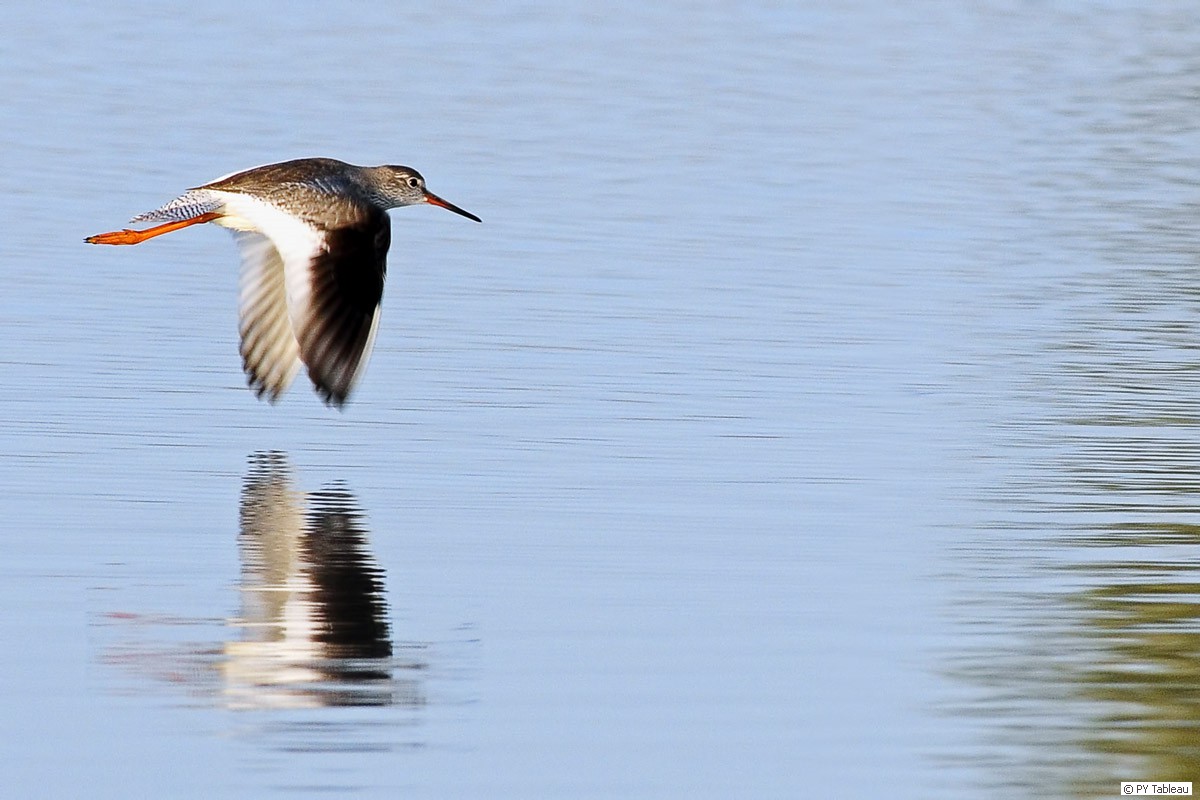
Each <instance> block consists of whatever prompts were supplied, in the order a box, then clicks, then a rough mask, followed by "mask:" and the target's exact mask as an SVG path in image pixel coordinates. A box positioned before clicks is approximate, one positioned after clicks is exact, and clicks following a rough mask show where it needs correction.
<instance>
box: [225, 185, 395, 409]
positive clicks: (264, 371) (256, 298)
mask: <svg viewBox="0 0 1200 800" xmlns="http://www.w3.org/2000/svg"><path fill="white" fill-rule="evenodd" d="M203 191H208V192H210V193H211V194H212V195H213V196H215V197H217V198H218V199H220V200H221V201H222V205H221V213H222V216H221V217H219V218H218V219H216V220H214V222H216V223H217V224H218V225H222V226H224V227H227V228H232V229H233V230H234V231H235V232H237V236H238V243H239V245H241V247H242V276H243V277H242V358H243V360H244V363H245V365H246V371H247V373H248V374H249V375H250V385H251V386H252V387H254V388H255V390H256V391H258V392H259V393H260V394H266V395H267V396H268V397H270V398H272V399H274V397H276V396H278V393H279V392H281V391H283V389H284V388H286V385H287V382H288V381H290V380H291V376H292V374H293V373H294V369H295V362H294V360H293V356H295V355H298V356H299V359H300V360H301V361H302V362H303V363H304V365H305V366H306V367H307V368H308V376H309V378H311V379H312V382H313V385H314V386H315V387H316V389H317V392H318V393H320V395H321V397H322V398H323V399H324V400H325V402H326V403H329V404H330V405H333V406H338V407H340V406H341V405H342V404H343V403H345V402H346V398H347V397H348V396H349V394H350V391H351V389H353V388H354V384H355V382H356V381H357V380H358V378H359V377H360V376H361V375H362V371H363V368H364V367H365V366H366V363H367V359H368V358H369V357H370V355H371V346H372V344H373V343H374V340H375V326H376V323H377V322H378V319H379V302H380V300H381V299H382V297H383V278H384V274H385V272H386V263H387V251H388V245H389V244H390V243H391V225H390V222H389V220H388V216H387V212H385V211H381V210H379V209H377V208H375V207H374V206H370V205H367V204H361V203H349V202H347V201H345V200H344V199H339V198H330V197H328V196H319V197H314V198H313V200H314V203H317V202H318V201H319V205H318V206H317V207H318V208H319V209H320V210H321V212H322V213H320V214H305V213H304V212H303V210H298V211H294V212H289V211H284V210H283V209H282V208H280V207H279V206H277V205H275V204H273V203H271V202H269V201H265V200H262V199H260V198H257V197H254V196H253V195H249V194H243V193H240V192H232V191H225V190H220V189H206V190H203ZM339 204H340V205H339ZM285 306H286V319H287V320H288V321H289V322H290V335H291V338H290V339H289V337H288V336H287V335H285V332H284V331H285V325H284V319H285V317H284V312H283V310H282V309H284V307H285ZM293 343H294V345H295V348H296V349H295V350H293V349H292V344H293Z"/></svg>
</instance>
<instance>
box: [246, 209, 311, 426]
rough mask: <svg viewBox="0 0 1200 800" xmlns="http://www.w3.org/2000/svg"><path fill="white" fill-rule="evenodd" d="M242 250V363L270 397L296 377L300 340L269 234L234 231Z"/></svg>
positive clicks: (251, 381)
mask: <svg viewBox="0 0 1200 800" xmlns="http://www.w3.org/2000/svg"><path fill="white" fill-rule="evenodd" d="M234 238H235V239H236V241H237V244H238V249H239V250H241V253H242V274H241V291H240V295H239V303H238V332H239V333H240V334H241V346H240V349H241V353H242V368H243V369H245V371H246V379H247V381H248V382H249V384H250V388H251V389H253V390H254V393H255V394H256V395H258V396H259V397H262V396H264V395H265V396H266V398H267V399H268V400H270V401H271V402H272V403H273V402H275V401H276V400H278V399H279V396H280V395H281V394H283V391H284V390H285V389H287V388H288V386H290V385H291V383H292V378H293V377H295V375H296V370H297V368H299V366H300V346H299V345H298V344H297V342H296V335H295V334H294V333H292V321H291V318H290V316H289V315H288V304H287V283H286V279H285V275H284V266H283V259H282V258H281V257H280V255H279V251H278V250H276V249H275V245H274V244H273V243H272V242H271V240H270V239H269V238H267V236H266V235H264V234H262V233H259V232H257V231H236V230H235V231H234Z"/></svg>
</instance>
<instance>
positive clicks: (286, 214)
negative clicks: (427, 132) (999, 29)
mask: <svg viewBox="0 0 1200 800" xmlns="http://www.w3.org/2000/svg"><path fill="white" fill-rule="evenodd" d="M420 203H428V204H430V205H435V206H440V207H441V208H445V209H447V210H449V211H453V212H454V213H456V214H460V215H462V216H464V217H466V218H467V219H470V220H474V221H475V222H482V220H481V219H480V218H479V217H477V216H475V215H474V214H472V213H470V212H469V211H464V210H463V209H461V208H459V207H458V206H456V205H454V204H453V203H449V202H447V201H446V200H443V199H442V198H440V197H438V196H437V195H435V194H433V193H432V192H430V191H429V190H428V189H426V188H425V178H424V177H422V176H421V174H420V173H419V172H417V171H416V170H415V169H413V168H412V167H404V166H398V165H382V166H377V167H360V166H356V165H354V164H348V163H346V162H344V161H338V160H337V159H332V158H301V159H295V160H292V161H284V162H281V163H278V164H266V165H264V166H260V167H254V168H253V169H248V170H243V171H241V172H233V173H230V174H228V175H225V176H223V177H220V178H217V179H216V180H214V181H211V182H210V183H206V184H204V185H202V186H197V187H196V188H194V189H188V190H187V191H185V192H184V193H183V194H181V195H179V196H178V197H176V198H175V199H174V200H172V201H170V202H169V203H167V204H165V205H163V206H161V207H160V208H157V209H155V210H153V211H147V212H145V213H142V214H138V215H137V216H135V217H134V218H133V219H132V220H130V222H131V224H132V223H139V222H154V223H159V224H157V225H155V226H153V227H150V228H147V229H144V230H131V229H129V228H124V229H122V230H119V231H110V232H108V233H99V234H96V235H95V236H89V237H87V238H86V239H85V240H84V241H85V242H87V243H89V244H109V245H132V244H140V243H142V242H144V241H146V240H147V239H152V238H154V237H156V236H161V235H163V234H166V233H171V232H172V231H177V230H180V229H181V228H186V227H189V226H191V225H199V224H202V223H206V222H211V223H213V224H215V225H219V226H221V227H223V228H228V229H229V230H230V231H232V233H233V236H234V239H235V241H236V243H237V245H238V249H239V250H240V253H241V278H240V281H239V284H240V289H239V314H238V317H239V323H238V329H239V334H240V340H241V343H240V348H239V349H240V351H241V356H242V367H243V369H244V370H245V373H246V380H247V383H248V384H249V386H250V388H251V389H252V390H253V391H254V393H255V394H256V395H257V396H258V397H259V398H265V399H266V400H268V401H269V402H272V403H274V402H275V401H277V400H278V399H279V397H280V396H281V395H282V394H283V392H284V391H285V390H286V389H287V388H288V386H289V385H291V383H292V379H293V378H294V377H295V374H296V372H297V370H298V369H299V368H300V365H301V364H303V365H304V366H305V368H306V369H307V371H308V377H309V379H310V380H311V381H312V384H313V387H314V388H315V389H316V391H317V393H318V395H320V397H321V399H323V400H324V401H325V403H326V404H327V405H329V406H331V407H334V408H338V409H341V408H342V407H343V405H344V404H345V402H346V400H347V398H348V397H349V395H350V392H351V390H352V389H353V388H354V386H355V385H356V383H357V382H358V380H359V378H360V377H361V376H362V373H363V370H364V369H365V367H366V364H367V360H368V358H369V357H370V354H371V348H372V345H373V344H374V341H375V330H376V327H377V326H378V323H379V308H380V301H381V300H382V297H383V282H384V276H385V274H386V271H387V253H388V247H389V246H390V244H391V224H390V221H389V218H388V214H387V211H388V209H391V208H397V207H400V206H411V205H417V204H420Z"/></svg>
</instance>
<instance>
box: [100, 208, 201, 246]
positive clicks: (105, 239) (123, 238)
mask: <svg viewBox="0 0 1200 800" xmlns="http://www.w3.org/2000/svg"><path fill="white" fill-rule="evenodd" d="M219 216H221V215H220V214H218V213H217V212H216V211H209V212H208V213H206V214H201V215H200V216H198V217H192V218H191V219H185V220H181V221H179V222H168V223H166V224H165V225H156V226H154V227H153V228H147V229H146V230H144V231H134V230H130V229H129V228H125V229H124V230H120V231H111V232H109V233H97V234H96V235H95V236H89V237H87V238H86V239H84V241H85V242H87V243H88V244H141V243H142V242H144V241H146V240H147V239H153V238H154V237H155V236H162V235H163V234H164V233H170V232H171V231H177V230H179V229H180V228H186V227H188V226H189V225H199V224H200V223H202V222H212V221H213V220H214V219H216V218H217V217H219Z"/></svg>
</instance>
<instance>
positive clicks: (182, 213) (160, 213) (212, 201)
mask: <svg viewBox="0 0 1200 800" xmlns="http://www.w3.org/2000/svg"><path fill="white" fill-rule="evenodd" d="M222 205H224V203H222V202H221V200H220V199H218V198H217V197H215V196H213V193H212V192H210V191H208V190H207V189H189V190H187V191H186V192H184V193H183V194H181V195H179V197H176V198H175V199H174V200H172V201H171V202H169V203H167V204H166V205H164V206H161V207H159V208H156V209H154V210H153V211H146V212H143V213H141V214H138V215H137V216H136V217H134V218H133V219H131V220H129V221H130V222H183V221H184V220H189V219H194V218H195V217H198V216H200V215H201V214H209V213H211V212H214V211H217V210H219V209H220V208H221V206H222Z"/></svg>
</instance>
